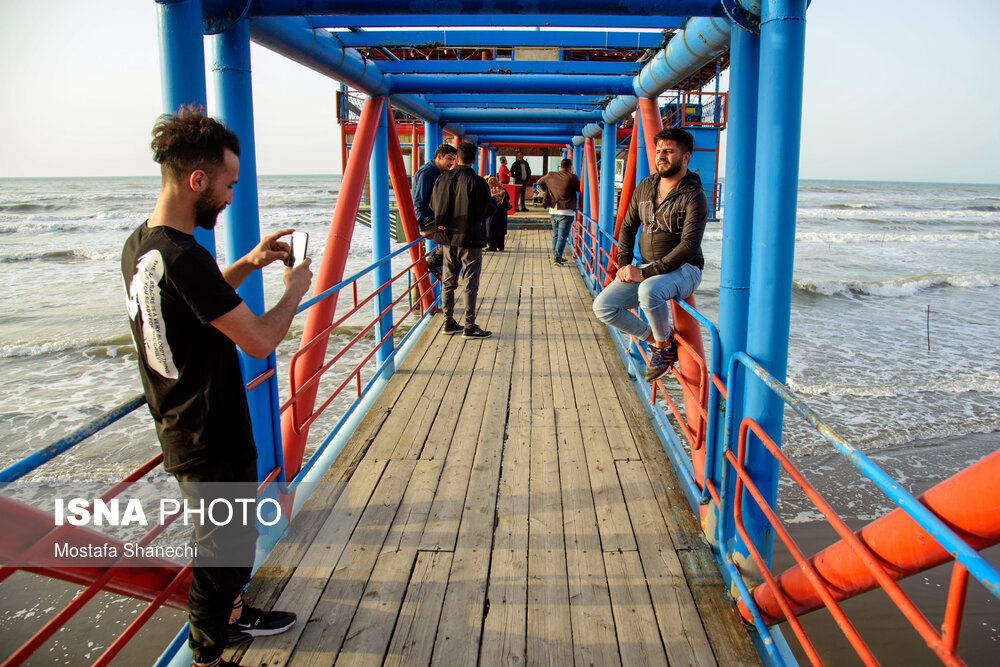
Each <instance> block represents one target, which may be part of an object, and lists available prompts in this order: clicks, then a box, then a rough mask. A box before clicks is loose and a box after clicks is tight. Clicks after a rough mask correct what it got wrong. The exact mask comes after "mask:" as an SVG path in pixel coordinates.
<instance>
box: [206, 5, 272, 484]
mask: <svg viewBox="0 0 1000 667" xmlns="http://www.w3.org/2000/svg"><path fill="white" fill-rule="evenodd" d="M212 46H213V65H212V69H213V71H214V72H215V81H216V86H217V88H218V91H219V103H220V109H219V116H220V118H221V119H222V120H223V121H224V122H225V123H226V124H227V125H228V126H229V129H231V130H232V131H233V132H235V133H236V136H237V137H239V140H240V174H239V182H238V183H237V185H236V187H235V188H233V203H232V204H230V205H229V207H228V208H226V210H225V211H223V212H222V215H221V221H222V229H223V232H224V244H225V249H226V258H227V259H228V261H229V262H234V261H236V260H237V259H239V258H240V257H242V256H243V255H245V254H247V253H248V252H250V251H251V250H253V248H254V247H255V246H256V245H257V244H258V243H259V242H260V215H259V210H258V208H257V157H256V149H255V145H254V127H253V91H252V85H251V81H250V26H249V21H247V20H246V19H244V20H242V21H240V22H238V23H237V24H236V25H234V26H233V27H232V28H230V29H229V30H227V31H226V32H224V33H222V34H220V35H216V36H215V37H213V38H212ZM236 291H237V293H238V294H239V295H240V296H241V297H242V298H243V301H244V302H245V303H246V304H247V306H248V307H249V308H250V310H252V311H253V312H254V313H255V314H257V315H261V314H263V313H264V280H263V276H262V275H261V272H260V271H254V272H253V273H251V274H250V275H249V276H248V277H247V279H246V280H244V281H243V284H242V285H240V287H239V288H238V289H237V290H236ZM240 366H241V368H242V369H243V379H244V381H245V382H249V381H250V380H252V379H253V378H255V377H257V376H259V375H260V374H261V373H263V372H265V371H266V370H268V369H269V368H274V367H275V361H274V353H271V355H270V356H269V357H268V358H267V359H254V358H253V357H251V356H250V355H248V354H245V353H244V352H243V351H242V350H241V351H240ZM247 400H248V402H249V404H250V418H251V422H252V424H253V434H254V440H255V441H256V443H257V473H258V478H259V479H263V477H265V476H267V474H268V473H270V472H271V470H273V469H274V468H275V467H276V466H277V465H279V464H280V463H281V461H282V456H281V428H280V423H279V422H278V419H279V416H278V383H277V378H276V377H275V376H273V375H272V376H271V378H269V379H268V381H267V382H265V383H263V384H261V385H259V386H258V387H256V388H255V389H253V390H252V391H250V392H248V393H247ZM282 479H283V478H282Z"/></svg>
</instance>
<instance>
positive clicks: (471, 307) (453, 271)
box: [431, 142, 496, 340]
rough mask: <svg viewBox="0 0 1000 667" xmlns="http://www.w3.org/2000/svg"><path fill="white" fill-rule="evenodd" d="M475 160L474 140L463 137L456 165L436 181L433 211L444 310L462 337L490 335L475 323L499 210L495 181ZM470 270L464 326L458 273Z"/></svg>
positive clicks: (451, 329) (447, 328)
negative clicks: (458, 315) (458, 309)
mask: <svg viewBox="0 0 1000 667" xmlns="http://www.w3.org/2000/svg"><path fill="white" fill-rule="evenodd" d="M475 160H476V147H475V145H474V144H470V143H469V142H464V143H462V144H460V145H459V147H458V160H457V162H456V165H455V168H454V169H452V170H451V171H446V172H443V173H442V174H441V175H440V176H439V177H438V179H437V182H436V183H434V190H433V192H432V193H431V208H432V209H433V210H434V224H435V225H436V227H437V229H436V231H435V232H434V242H435V243H440V244H441V245H442V246H443V247H444V278H443V280H442V282H441V284H442V288H441V310H442V311H443V312H444V318H445V322H444V333H445V334H446V335H449V336H452V335H454V334H457V333H459V332H461V334H462V338H465V339H470V340H475V339H479V338H489V337H490V336H492V335H493V332H491V331H484V330H483V329H481V328H480V327H479V325H477V324H476V297H477V296H478V295H479V274H480V272H481V271H482V268H483V248H485V247H486V218H487V217H489V216H490V215H491V214H492V213H493V211H494V210H495V209H496V200H495V199H494V197H493V196H492V195H491V194H490V186H489V185H487V184H486V180H485V179H483V177H482V176H479V175H478V174H476V172H475V171H474V170H473V169H472V167H471V165H472V164H473V163H474V162H475ZM460 271H461V272H464V274H465V326H464V327H463V326H461V325H460V324H458V323H457V322H456V321H455V318H454V312H455V289H456V288H457V287H458V276H459V272H460Z"/></svg>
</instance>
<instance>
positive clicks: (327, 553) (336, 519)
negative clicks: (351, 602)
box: [242, 461, 385, 667]
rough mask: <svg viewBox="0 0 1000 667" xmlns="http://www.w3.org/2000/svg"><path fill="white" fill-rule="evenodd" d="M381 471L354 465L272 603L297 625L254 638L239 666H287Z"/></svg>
mask: <svg viewBox="0 0 1000 667" xmlns="http://www.w3.org/2000/svg"><path fill="white" fill-rule="evenodd" d="M384 469H385V463H384V462H380V461H362V462H361V463H360V464H358V468H357V470H356V472H355V473H354V475H353V476H352V477H351V480H350V482H348V485H347V490H346V492H345V493H342V494H341V495H340V497H339V498H338V500H337V504H336V505H334V507H333V509H332V510H331V511H330V512H329V514H328V515H327V520H326V522H325V523H324V524H323V527H322V529H321V530H320V531H319V533H318V534H317V535H316V536H315V538H314V539H313V540H312V542H311V543H310V545H309V548H308V549H307V550H306V553H305V555H304V556H303V558H302V560H301V561H300V562H299V564H298V566H297V567H296V568H295V574H294V576H293V577H292V578H291V579H290V580H289V581H288V584H287V585H286V586H285V587H284V589H283V590H282V592H281V595H280V596H279V597H278V600H277V602H275V605H274V608H275V609H281V610H284V611H292V612H295V614H296V615H297V616H298V618H299V620H298V622H297V623H296V624H295V625H293V626H292V628H291V629H290V630H288V631H287V632H284V633H282V634H280V635H273V636H270V637H257V638H255V639H254V640H253V642H252V643H251V644H250V647H249V648H248V649H247V651H246V653H245V654H244V656H243V658H242V662H245V663H248V664H258V665H269V666H271V667H274V666H276V665H284V664H286V663H287V661H288V660H289V658H290V657H291V653H292V650H293V648H294V647H295V645H296V644H297V643H298V641H299V637H301V636H302V633H303V631H304V630H305V628H306V625H307V624H308V621H309V619H310V618H311V616H312V612H313V609H314V608H315V606H316V601H317V600H319V598H320V595H321V594H322V592H323V589H324V588H325V587H326V584H327V581H328V580H329V578H330V575H331V574H333V570H334V566H335V564H336V563H337V561H338V560H340V557H341V555H342V554H343V553H344V551H345V549H346V547H347V542H348V540H349V538H350V536H351V534H352V533H353V532H354V528H355V526H356V525H357V523H358V521H359V520H360V518H361V515H362V512H363V511H364V508H365V507H366V506H367V505H368V500H369V498H371V495H372V493H373V492H374V490H375V487H376V485H377V484H378V481H379V479H380V478H381V476H382V472H383V470H384Z"/></svg>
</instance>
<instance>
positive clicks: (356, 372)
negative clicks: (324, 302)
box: [282, 287, 431, 429]
mask: <svg viewBox="0 0 1000 667" xmlns="http://www.w3.org/2000/svg"><path fill="white" fill-rule="evenodd" d="M428 289H431V288H430V287H428ZM406 296H407V292H404V293H403V294H401V295H400V296H399V297H398V298H397V299H396V300H395V301H393V302H392V303H390V304H389V305H388V306H387V307H386V309H385V310H383V311H382V313H380V314H379V316H378V317H376V318H375V319H374V320H373V321H372V322H371V324H369V325H368V326H367V327H365V329H364V330H362V331H361V332H359V333H358V335H356V336H355V337H354V338H353V339H351V341H349V342H348V343H347V345H346V346H345V347H344V349H342V350H341V351H340V352H338V353H337V355H336V357H335V358H334V359H333V360H332V361H331V362H330V363H329V364H327V365H326V366H325V368H326V369H328V368H329V367H330V366H332V365H333V362H334V361H336V360H337V359H338V358H339V357H340V356H341V355H342V354H343V353H344V352H346V351H347V350H348V349H349V348H350V347H351V346H353V345H354V343H355V342H357V340H359V339H360V338H361V336H362V335H363V334H364V333H366V332H367V331H368V330H369V329H371V328H372V327H373V326H375V323H376V322H378V320H379V319H380V318H381V317H382V315H384V314H386V313H387V312H389V311H390V310H391V309H392V308H393V307H394V306H395V305H396V304H397V303H399V302H400V301H402V300H403V298H404V297H406ZM415 309H416V306H410V309H409V310H407V311H406V312H405V313H404V314H403V316H402V317H401V318H400V319H399V321H398V322H396V323H395V324H394V325H393V326H392V327H390V328H389V330H388V331H387V332H386V334H385V335H384V336H383V337H382V339H381V340H380V341H379V342H378V344H377V345H375V347H373V348H372V350H371V351H370V352H369V353H368V354H367V355H366V356H365V357H364V358H363V359H362V360H361V362H360V363H359V364H358V365H357V366H356V367H355V368H354V370H352V371H351V372H350V373H349V374H348V375H347V377H345V378H344V380H343V381H342V382H341V383H340V384H339V385H337V387H336V388H335V389H334V390H333V392H332V393H331V394H330V396H329V397H328V398H327V399H326V401H324V402H323V404H322V405H321V406H320V407H319V409H317V410H313V413H312V414H311V415H310V416H309V418H308V419H306V421H305V422H303V423H302V424H301V425H299V424H298V419H297V413H296V412H295V403H294V402H293V401H295V400H296V399H297V398H298V396H297V395H296V396H292V397H291V398H289V399H288V401H286V405H287V404H288V403H289V402H291V405H292V415H293V419H292V427H293V428H295V427H297V428H298V429H304V428H306V427H308V426H309V425H311V424H312V423H313V422H314V421H316V419H318V418H319V416H320V414H322V412H323V411H324V410H325V409H326V408H327V407H328V406H329V405H330V403H332V402H333V400H334V399H336V398H337V396H338V395H339V394H340V392H341V391H342V390H343V389H344V387H346V386H347V383H348V382H350V380H351V378H352V377H355V376H357V378H358V382H359V383H360V378H361V369H362V368H363V367H364V365H365V364H367V363H368V362H369V361H370V360H371V358H372V357H373V356H374V355H375V353H376V351H378V349H379V348H380V347H382V346H383V345H384V344H385V342H386V341H387V340H389V339H390V338H391V337H392V335H393V333H395V331H396V329H398V328H399V326H400V325H401V324H402V323H403V321H404V320H406V318H407V317H409V316H410V314H411V313H413V312H414V310H415ZM314 377H315V376H314ZM312 380H313V378H310V382H311V381H312ZM316 380H317V381H318V378H316ZM303 389H304V387H303ZM300 391H301V390H300ZM282 409H284V408H282Z"/></svg>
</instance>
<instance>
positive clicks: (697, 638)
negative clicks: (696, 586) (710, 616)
mask: <svg viewBox="0 0 1000 667" xmlns="http://www.w3.org/2000/svg"><path fill="white" fill-rule="evenodd" d="M618 476H619V478H620V479H621V480H622V489H623V490H624V492H625V502H626V503H627V504H628V511H629V516H630V517H631V518H632V528H633V530H634V531H635V539H636V542H637V543H638V545H639V558H640V560H641V562H642V568H643V571H644V572H645V574H646V584H647V585H648V586H649V594H650V597H651V599H652V601H653V610H654V611H655V612H656V622H657V623H658V625H659V628H660V637H661V638H662V639H663V645H664V646H665V647H666V649H667V655H668V656H669V657H670V661H671V662H672V663H678V664H683V665H715V664H716V662H715V656H714V655H713V654H712V647H711V646H710V645H709V643H708V637H707V636H706V635H705V629H704V628H703V627H702V622H701V618H700V616H699V613H698V608H697V607H696V606H695V603H694V598H692V597H691V591H690V590H689V589H688V584H687V579H686V578H685V576H684V568H683V567H682V566H681V562H680V560H679V559H678V558H677V554H676V553H675V552H674V548H673V544H672V543H671V541H670V537H669V535H667V524H666V522H665V521H664V519H663V515H662V513H661V512H660V508H659V505H657V503H656V498H655V496H654V494H653V487H652V486H651V485H650V483H649V478H648V477H647V476H646V470H645V467H644V466H643V464H642V462H640V461H619V462H618Z"/></svg>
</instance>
